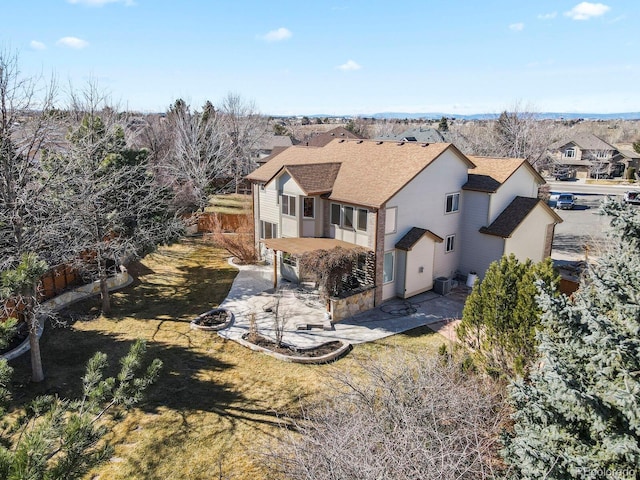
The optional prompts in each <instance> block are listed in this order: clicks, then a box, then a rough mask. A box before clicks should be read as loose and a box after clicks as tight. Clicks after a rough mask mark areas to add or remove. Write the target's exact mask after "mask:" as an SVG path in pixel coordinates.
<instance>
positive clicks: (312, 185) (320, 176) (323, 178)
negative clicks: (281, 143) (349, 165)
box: [282, 163, 341, 195]
mask: <svg viewBox="0 0 640 480" xmlns="http://www.w3.org/2000/svg"><path fill="white" fill-rule="evenodd" d="M340 166H341V164H340V163H315V164H312V165H288V166H284V167H282V168H283V169H284V170H286V171H287V172H289V175H291V178H293V179H294V180H295V181H296V183H297V184H298V186H299V187H300V188H301V189H302V191H303V192H304V194H305V195H319V194H321V193H327V192H330V191H331V189H332V188H333V182H335V180H336V176H337V175H338V172H339V171H340Z"/></svg>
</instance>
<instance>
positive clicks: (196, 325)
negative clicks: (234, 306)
mask: <svg viewBox="0 0 640 480" xmlns="http://www.w3.org/2000/svg"><path fill="white" fill-rule="evenodd" d="M220 310H223V311H225V312H227V314H228V315H229V318H228V319H227V321H226V322H224V323H220V324H218V325H200V324H199V323H198V320H199V319H202V318H204V317H206V316H207V315H209V314H211V313H214V312H217V311H220ZM234 319H235V316H234V315H233V312H231V310H227V309H226V308H220V307H218V308H214V309H211V310H209V311H208V312H204V313H201V314H200V315H198V316H197V317H196V318H194V319H193V320H191V323H190V324H189V326H190V327H191V328H192V329H194V330H202V331H203V332H217V331H218V330H224V329H225V328H228V327H230V326H231V325H232V324H233V321H234Z"/></svg>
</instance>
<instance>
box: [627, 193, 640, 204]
mask: <svg viewBox="0 0 640 480" xmlns="http://www.w3.org/2000/svg"><path fill="white" fill-rule="evenodd" d="M624 202H625V203H631V204H633V205H640V192H639V191H637V190H630V191H628V192H625V194H624Z"/></svg>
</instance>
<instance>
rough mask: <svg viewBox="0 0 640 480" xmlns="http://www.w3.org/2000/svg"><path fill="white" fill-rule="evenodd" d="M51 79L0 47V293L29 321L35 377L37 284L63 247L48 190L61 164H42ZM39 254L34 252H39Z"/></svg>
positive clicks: (38, 376)
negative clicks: (30, 72)
mask: <svg viewBox="0 0 640 480" xmlns="http://www.w3.org/2000/svg"><path fill="white" fill-rule="evenodd" d="M55 94H56V85H55V82H54V81H53V80H51V81H50V82H46V81H45V82H43V79H42V78H39V77H24V76H22V75H21V73H20V69H19V61H18V56H17V54H14V53H12V52H10V51H8V50H4V51H1V52H0V271H1V272H2V275H3V290H4V295H2V297H3V298H4V299H6V297H7V296H9V295H11V296H13V300H12V301H14V302H17V303H19V304H21V305H22V307H23V309H22V311H21V314H22V316H23V318H24V319H25V321H26V323H27V325H28V327H29V339H30V344H31V366H32V378H33V380H34V381H36V382H38V381H42V380H43V379H44V372H43V369H42V359H41V357H40V349H39V343H38V342H39V341H38V337H37V332H38V330H39V322H40V318H41V316H40V314H39V313H40V303H39V295H38V294H37V284H38V280H39V278H38V277H39V275H37V273H38V272H39V271H40V269H41V267H42V266H43V265H46V263H45V261H46V262H48V263H49V264H52V265H55V264H57V263H58V262H60V260H61V259H63V258H64V257H65V253H67V251H68V250H67V248H66V247H67V245H68V241H67V240H68V238H67V230H66V227H65V225H64V222H63V221H62V220H63V215H62V205H61V204H60V202H59V201H58V199H56V198H55V197H53V196H51V195H50V194H49V192H50V189H51V188H52V185H55V184H58V185H59V184H60V183H61V182H63V181H64V175H63V173H62V172H63V170H64V166H62V165H52V166H51V168H45V167H44V165H43V163H44V162H43V158H44V151H45V149H47V148H49V147H50V146H51V145H50V144H51V143H52V139H53V138H54V136H53V135H52V134H53V132H54V124H53V122H52V121H53V116H52V115H51V111H52V108H53V102H54V99H55ZM38 257H39V258H38Z"/></svg>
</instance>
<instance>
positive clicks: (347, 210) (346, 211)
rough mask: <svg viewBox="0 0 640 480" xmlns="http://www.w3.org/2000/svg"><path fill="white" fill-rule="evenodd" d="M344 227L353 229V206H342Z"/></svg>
mask: <svg viewBox="0 0 640 480" xmlns="http://www.w3.org/2000/svg"><path fill="white" fill-rule="evenodd" d="M342 209H343V210H342V215H343V217H342V227H343V228H351V229H353V207H347V206H344V207H342Z"/></svg>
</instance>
